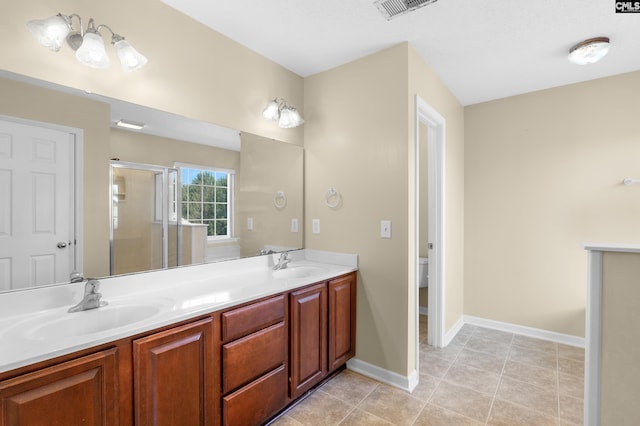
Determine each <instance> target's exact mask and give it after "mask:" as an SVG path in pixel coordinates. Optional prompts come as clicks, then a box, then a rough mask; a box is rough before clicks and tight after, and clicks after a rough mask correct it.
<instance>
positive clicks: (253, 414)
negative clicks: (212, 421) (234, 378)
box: [222, 365, 287, 426]
mask: <svg viewBox="0 0 640 426" xmlns="http://www.w3.org/2000/svg"><path fill="white" fill-rule="evenodd" d="M286 389H287V374H286V371H285V368H284V365H283V366H281V367H279V368H277V369H275V370H273V371H272V372H270V373H269V374H267V375H265V376H263V377H261V378H260V379H258V380H256V381H255V382H252V383H250V384H249V385H247V386H245V387H243V388H242V389H240V390H238V391H237V392H234V393H232V394H231V395H229V396H226V397H224V398H223V399H222V411H223V419H224V425H229V426H236V425H243V426H251V425H259V424H263V423H264V422H265V420H267V419H269V417H271V416H273V415H274V414H275V413H277V412H278V411H279V410H281V409H282V408H283V407H284V406H285V403H286V393H287V392H286Z"/></svg>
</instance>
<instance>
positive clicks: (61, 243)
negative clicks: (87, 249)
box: [58, 241, 67, 249]
mask: <svg viewBox="0 0 640 426" xmlns="http://www.w3.org/2000/svg"><path fill="white" fill-rule="evenodd" d="M66 246H67V243H65V242H64V241H60V242H59V243H58V248H61V249H62V248H65V247H66Z"/></svg>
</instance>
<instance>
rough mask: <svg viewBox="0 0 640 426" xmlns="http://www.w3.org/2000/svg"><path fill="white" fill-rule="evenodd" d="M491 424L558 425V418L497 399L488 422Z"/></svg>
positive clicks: (494, 425) (522, 425)
mask: <svg viewBox="0 0 640 426" xmlns="http://www.w3.org/2000/svg"><path fill="white" fill-rule="evenodd" d="M487 424H488V425H491V426H557V424H558V419H557V418H556V417H554V416H549V415H546V414H542V413H540V412H538V411H535V410H532V409H530V408H526V407H523V406H520V405H516V404H512V403H510V402H507V401H502V400H499V399H496V400H495V401H494V402H493V407H491V414H490V415H489V421H488V423H487Z"/></svg>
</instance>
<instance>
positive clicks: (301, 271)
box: [273, 265, 328, 278]
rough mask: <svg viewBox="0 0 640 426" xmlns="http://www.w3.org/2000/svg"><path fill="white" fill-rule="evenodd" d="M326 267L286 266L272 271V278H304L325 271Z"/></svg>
mask: <svg viewBox="0 0 640 426" xmlns="http://www.w3.org/2000/svg"><path fill="white" fill-rule="evenodd" d="M327 271H328V270H327V269H326V268H321V267H319V266H307V265H304V266H288V267H286V268H284V269H278V270H277V271H273V277H274V278H304V277H311V276H313V275H319V274H323V273H325V272H327Z"/></svg>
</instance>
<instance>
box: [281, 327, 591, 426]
mask: <svg viewBox="0 0 640 426" xmlns="http://www.w3.org/2000/svg"><path fill="white" fill-rule="evenodd" d="M420 339H421V343H420V383H419V385H418V386H417V387H416V389H415V390H414V391H413V393H411V394H410V393H408V392H405V391H402V390H400V389H397V388H394V387H391V386H388V385H385V384H383V383H380V382H377V381H375V380H372V379H369V378H367V377H364V376H362V375H359V374H357V373H354V372H352V371H349V370H344V371H343V372H342V373H340V374H339V375H337V376H336V377H334V378H333V379H332V380H330V381H329V382H327V383H325V384H324V385H323V386H322V387H320V388H319V389H317V390H316V391H315V392H314V393H313V394H311V395H310V396H309V397H308V398H306V399H305V400H304V401H303V402H301V403H300V404H298V405H297V406H295V407H293V408H292V409H291V410H289V411H288V412H287V413H285V414H284V415H283V416H281V417H280V418H279V419H277V420H276V421H275V422H274V423H273V425H274V426H300V425H314V426H315V425H322V426H325V425H327V426H328V425H344V426H347V425H367V426H369V425H447V426H451V425H456V426H457V425H505V426H516V425H527V426H534V425H556V426H570V425H571V426H572V425H581V424H582V407H583V376H584V350H583V349H580V348H575V347H572V346H566V345H562V344H557V343H553V342H548V341H544V340H538V339H532V338H529V337H524V336H519V335H514V334H511V333H505V332H501V331H496V330H491V329H487V328H481V327H475V326H470V325H465V326H464V327H463V328H462V330H461V331H460V332H459V333H458V335H457V336H456V337H455V339H454V340H453V341H452V342H451V344H449V346H447V347H446V348H443V349H437V348H433V347H431V346H428V345H427V344H426V317H424V316H421V317H420Z"/></svg>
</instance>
